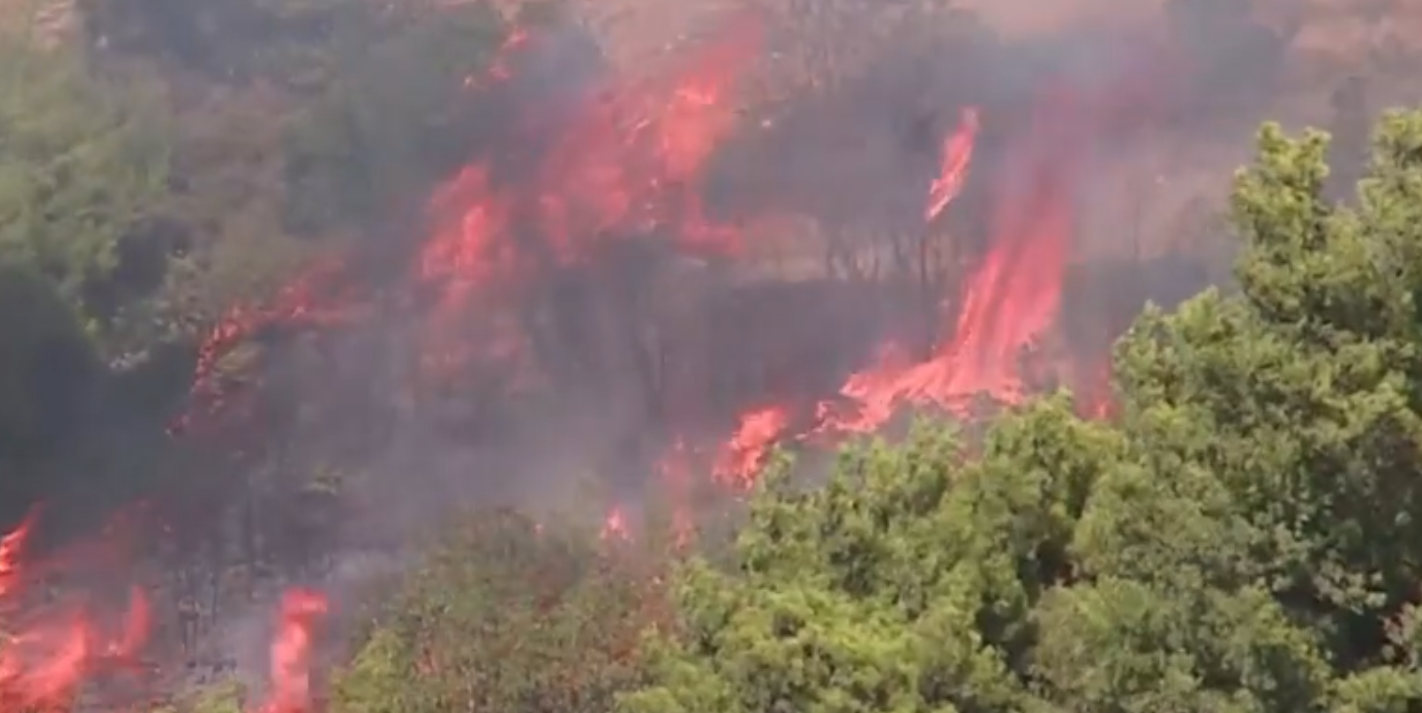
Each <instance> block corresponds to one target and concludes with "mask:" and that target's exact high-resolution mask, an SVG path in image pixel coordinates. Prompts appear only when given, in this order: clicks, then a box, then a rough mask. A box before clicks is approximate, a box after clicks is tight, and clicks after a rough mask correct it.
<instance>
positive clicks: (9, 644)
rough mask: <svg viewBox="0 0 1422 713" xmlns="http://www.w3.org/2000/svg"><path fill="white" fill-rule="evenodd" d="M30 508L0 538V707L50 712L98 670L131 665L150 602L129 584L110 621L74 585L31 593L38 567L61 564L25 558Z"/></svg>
mask: <svg viewBox="0 0 1422 713" xmlns="http://www.w3.org/2000/svg"><path fill="white" fill-rule="evenodd" d="M35 522H36V518H35V515H34V513H31V515H30V516H29V517H27V518H26V520H25V521H24V522H22V523H21V524H20V525H19V527H17V528H16V529H14V530H12V531H11V532H10V533H8V534H6V535H5V536H4V537H3V538H0V709H3V710H19V711H25V710H53V709H61V708H64V707H66V706H68V705H69V704H70V703H71V702H72V700H73V698H74V696H75V695H76V693H77V692H78V690H79V688H80V687H81V685H82V684H83V683H84V682H85V681H86V679H87V678H88V677H89V676H90V675H92V674H94V673H97V672H101V671H109V670H119V669H134V668H135V666H136V664H137V661H136V658H135V657H136V656H137V655H138V654H139V653H140V650H141V649H142V648H143V646H144V645H145V644H146V643H147V639H148V630H149V618H150V615H149V605H148V600H147V598H146V597H145V596H144V594H143V592H142V590H140V589H139V588H138V587H136V586H134V587H131V588H130V591H129V594H128V597H127V601H126V602H125V604H124V609H123V611H122V612H121V613H120V614H119V616H118V624H117V626H109V625H107V624H106V620H107V619H108V617H107V616H106V615H105V614H106V612H105V610H104V609H102V608H100V607H98V606H96V605H95V604H94V602H92V601H90V599H89V597H87V596H85V594H84V592H83V591H82V590H81V589H80V588H78V587H77V586H71V587H68V588H61V589H59V590H58V591H56V592H35V595H34V596H27V594H28V590H29V589H31V587H30V586H29V585H32V584H37V581H36V578H37V577H38V576H39V575H40V574H41V573H43V572H46V571H49V572H54V571H56V570H57V569H59V567H60V566H61V565H62V564H64V562H63V558H59V559H56V560H55V561H48V562H42V561H32V560H31V559H30V558H28V557H27V546H28V541H29V538H30V535H31V533H32V531H33V530H32V528H33V527H34V525H35Z"/></svg>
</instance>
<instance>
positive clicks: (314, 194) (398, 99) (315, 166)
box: [284, 2, 508, 231]
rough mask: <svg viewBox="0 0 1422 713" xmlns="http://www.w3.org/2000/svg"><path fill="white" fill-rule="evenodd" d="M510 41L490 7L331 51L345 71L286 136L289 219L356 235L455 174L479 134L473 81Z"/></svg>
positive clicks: (416, 23)
mask: <svg viewBox="0 0 1422 713" xmlns="http://www.w3.org/2000/svg"><path fill="white" fill-rule="evenodd" d="M507 31H508V28H506V27H505V26H504V23H503V21H502V19H501V18H500V17H499V15H498V14H497V13H496V12H495V11H494V9H493V8H492V7H491V6H490V5H489V4H487V3H483V2H474V3H463V4H460V5H457V6H454V7H452V8H450V9H449V10H448V11H446V12H442V13H440V14H438V15H425V16H418V17H414V18H411V19H410V21H409V22H408V23H406V24H404V25H403V26H401V27H399V28H398V29H395V30H391V31H389V32H386V33H383V34H382V35H380V36H376V37H367V38H364V41H363V42H359V41H357V42H356V43H355V44H353V45H352V46H350V47H348V48H344V49H341V48H337V49H338V51H342V52H345V53H348V54H349V55H350V59H349V60H348V61H347V62H345V63H343V64H345V65H346V66H349V67H350V71H349V72H347V73H345V74H343V75H342V76H341V77H339V78H338V80H337V81H335V82H333V83H332V84H331V86H330V88H329V89H328V90H327V91H326V92H325V93H324V94H322V95H321V96H320V97H319V98H318V99H317V100H316V101H314V102H313V103H311V104H310V105H309V106H308V107H306V108H305V109H304V110H303V111H302V113H301V115H300V116H299V117H298V118H297V119H296V121H295V122H294V123H293V124H292V126H291V128H290V130H289V131H288V132H287V133H286V136H285V149H284V151H285V156H286V162H285V180H286V181H287V182H288V183H289V186H290V191H291V193H290V195H289V197H288V200H287V207H286V211H287V212H286V217H287V219H288V220H289V221H291V223H292V224H293V225H294V226H295V227H297V228H298V229H301V230H307V231H311V230H318V231H319V230H320V229H333V228H348V227H350V226H351V225H359V224H361V223H365V222H369V221H370V220H372V219H374V218H376V217H378V216H379V215H382V214H383V213H384V212H387V211H389V210H391V209H392V208H396V207H401V206H402V205H403V204H404V203H405V202H406V201H409V200H411V199H413V198H415V197H417V196H423V195H424V194H425V193H426V192H427V191H428V189H429V188H430V187H431V186H432V184H433V182H434V181H435V180H436V179H437V178H439V177H442V176H445V175H447V174H448V173H450V172H451V171H452V170H454V169H455V168H457V164H455V163H451V162H452V161H456V162H457V161H462V160H463V159H464V157H466V156H467V155H468V154H469V152H470V150H471V149H472V148H473V146H474V145H475V143H474V141H475V139H476V138H477V136H478V131H479V129H480V120H479V116H478V113H477V109H478V107H479V106H480V103H479V102H478V101H477V99H476V97H477V94H478V93H477V92H475V91H472V90H471V89H470V86H471V79H476V78H479V77H481V76H482V73H483V72H484V67H485V66H486V64H487V63H488V61H489V58H490V57H491V55H492V53H493V51H494V50H495V49H496V48H497V47H498V45H499V43H500V41H501V40H502V38H503V37H504V35H505V34H506V32H507ZM351 39H352V40H356V39H357V38H351Z"/></svg>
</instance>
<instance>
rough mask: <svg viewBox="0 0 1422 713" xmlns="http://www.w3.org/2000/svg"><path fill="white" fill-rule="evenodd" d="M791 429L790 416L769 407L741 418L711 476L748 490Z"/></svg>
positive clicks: (782, 408)
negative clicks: (770, 452) (779, 442)
mask: <svg viewBox="0 0 1422 713" xmlns="http://www.w3.org/2000/svg"><path fill="white" fill-rule="evenodd" d="M789 427H790V413H789V411H788V410H787V409H785V408H784V407H781V406H768V407H766V408H761V409H756V410H754V411H750V412H747V413H745V414H743V415H742V416H741V423H740V426H739V427H738V428H737V429H736V432H735V435H733V436H731V440H730V441H729V442H727V443H726V445H725V446H724V447H723V448H722V451H721V454H720V458H719V461H718V462H717V463H716V466H715V469H714V470H713V471H712V474H713V475H714V477H715V478H716V480H717V481H719V482H721V483H722V484H724V485H726V486H728V487H730V488H732V489H734V490H738V491H745V490H749V489H750V487H751V486H752V485H754V483H755V475H756V473H758V472H759V471H760V469H761V467H762V466H764V465H765V459H766V455H767V452H768V451H769V450H770V448H772V447H773V446H775V444H776V443H777V442H778V441H779V440H780V439H781V437H782V436H784V435H785V433H786V431H787V430H788V429H789Z"/></svg>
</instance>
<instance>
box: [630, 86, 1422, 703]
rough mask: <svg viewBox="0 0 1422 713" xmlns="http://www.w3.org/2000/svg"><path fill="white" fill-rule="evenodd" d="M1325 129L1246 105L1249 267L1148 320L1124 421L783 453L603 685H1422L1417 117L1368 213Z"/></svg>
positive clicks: (741, 695) (1148, 693) (1039, 695)
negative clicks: (832, 464)
mask: <svg viewBox="0 0 1422 713" xmlns="http://www.w3.org/2000/svg"><path fill="white" fill-rule="evenodd" d="M1326 148H1327V140H1326V138H1325V137H1324V136H1322V135H1320V134H1308V135H1306V136H1305V137H1304V138H1302V139H1301V140H1298V141H1291V140H1288V139H1286V138H1285V137H1284V136H1283V135H1282V134H1281V133H1280V131H1279V129H1278V128H1277V127H1276V126H1272V125H1270V126H1266V127H1265V128H1264V129H1263V130H1262V132H1261V134H1260V139H1259V149H1260V151H1259V157H1258V160H1257V162H1256V163H1255V165H1254V166H1252V167H1250V168H1248V169H1246V170H1244V171H1242V172H1241V173H1240V175H1239V177H1238V179H1237V182H1236V190H1235V195H1234V202H1233V222H1234V226H1235V228H1236V229H1237V231H1238V233H1239V234H1240V235H1241V237H1242V238H1243V239H1244V242H1245V245H1244V251H1243V254H1242V257H1241V259H1240V260H1239V263H1238V266H1237V278H1238V281H1239V284H1240V288H1241V291H1240V293H1239V294H1237V295H1232V296H1225V295H1223V294H1221V293H1219V292H1215V291H1211V292H1207V293H1205V294H1202V295H1200V296H1199V297H1197V298H1195V299H1193V300H1191V301H1189V302H1187V303H1186V304H1185V305H1184V306H1183V307H1182V308H1181V309H1180V310H1179V311H1178V312H1176V313H1174V314H1168V315H1167V314H1163V313H1161V312H1159V311H1158V310H1156V311H1152V312H1150V313H1148V314H1146V315H1145V316H1143V317H1142V318H1141V319H1140V320H1139V322H1138V323H1137V325H1136V326H1135V328H1134V329H1133V331H1132V333H1131V334H1130V335H1128V337H1127V338H1125V339H1124V340H1123V341H1122V343H1121V344H1120V345H1119V347H1118V356H1117V371H1118V377H1119V386H1120V390H1121V398H1122V401H1123V403H1122V406H1123V410H1124V413H1123V416H1122V418H1121V419H1120V422H1119V424H1118V425H1114V426H1113V425H1103V424H1089V423H1084V422H1081V421H1079V420H1077V418H1076V417H1075V416H1073V415H1072V414H1071V412H1070V410H1069V409H1068V404H1067V403H1065V402H1064V401H1062V400H1059V399H1054V400H1047V401H1044V402H1040V403H1037V404H1034V405H1031V406H1029V407H1027V408H1025V409H1023V410H1022V411H1021V412H1020V413H1016V414H1012V415H1008V416H1006V417H1005V418H1004V419H1002V420H1000V421H999V422H998V423H996V424H994V425H993V427H992V428H991V430H990V432H989V434H988V435H987V437H986V439H985V440H984V442H983V443H982V444H981V445H980V446H976V447H974V448H972V449H971V450H972V451H973V452H971V453H969V452H965V451H964V448H963V447H960V446H958V445H957V444H956V443H955V441H954V440H953V439H952V438H951V437H950V436H949V435H947V434H945V433H942V432H938V431H934V430H931V429H929V430H920V431H919V432H918V433H917V435H916V436H914V437H913V438H911V439H910V440H909V441H908V443H906V444H905V445H903V446H901V447H889V446H886V445H884V444H882V443H880V444H874V445H870V446H867V447H863V448H859V449H856V450H853V451H850V452H849V453H847V454H846V455H845V457H844V458H843V460H842V461H841V463H840V464H839V467H838V469H837V470H836V472H835V474H834V475H833V477H832V478H831V480H830V482H829V484H828V485H827V486H825V487H823V488H818V489H813V490H808V491H806V490H797V489H793V488H790V487H788V484H787V480H786V476H785V474H784V473H774V474H772V475H771V477H770V478H769V479H768V481H767V486H766V488H765V489H764V491H763V492H761V493H760V494H759V495H758V497H757V499H756V501H755V503H754V505H753V506H752V510H751V515H750V520H749V522H748V524H747V526H746V528H745V530H744V531H743V532H742V533H741V535H740V537H739V539H738V541H737V543H736V546H735V549H734V557H733V562H732V565H731V566H729V567H719V568H717V567H712V566H710V565H708V564H706V563H700V564H692V565H691V566H689V567H688V568H687V569H686V571H685V572H684V573H683V575H682V576H681V577H680V580H679V586H678V588H677V590H676V594H677V597H676V604H677V606H678V609H677V612H678V614H679V626H678V627H675V628H673V629H670V630H664V631H663V635H662V636H661V638H660V644H659V645H658V648H657V652H658V653H657V656H656V657H654V659H653V661H652V664H653V666H652V673H651V676H652V681H653V683H652V685H649V686H647V687H645V688H643V689H642V690H639V691H637V692H636V693H633V694H630V695H627V696H625V697H623V698H622V699H621V701H620V707H619V710H621V711H623V712H624V713H681V712H686V713H690V712H691V711H698V710H707V709H710V710H718V711H728V712H730V713H735V712H737V711H745V712H746V713H751V712H753V711H755V712H758V711H766V710H784V711H824V712H827V713H828V712H835V713H838V712H840V711H893V712H895V713H899V712H908V711H949V710H968V711H988V710H1028V711H1058V710H1061V711H1141V712H1145V711H1204V710H1208V711H1261V712H1262V711H1278V712H1280V713H1283V712H1285V711H1302V710H1345V711H1403V710H1413V709H1415V708H1416V707H1417V706H1418V705H1422V670H1419V668H1418V663H1419V660H1418V649H1417V644H1418V641H1419V639H1418V637H1417V633H1416V632H1417V630H1418V628H1417V609H1416V606H1417V603H1418V598H1419V595H1418V591H1419V590H1418V586H1419V584H1422V577H1419V575H1422V572H1419V571H1418V567H1419V563H1422V546H1419V544H1418V543H1422V531H1419V530H1418V528H1419V523H1418V522H1417V516H1416V514H1417V513H1418V512H1419V505H1422V502H1419V496H1420V495H1422V493H1419V486H1418V484H1417V483H1418V481H1417V478H1416V473H1417V472H1419V465H1422V462H1419V460H1422V450H1419V448H1422V420H1420V419H1419V406H1422V403H1420V402H1419V399H1422V380H1419V376H1422V369H1419V366H1422V364H1420V363H1419V350H1418V348H1419V345H1422V341H1419V339H1418V336H1419V334H1418V325H1419V324H1422V321H1419V313H1418V311H1417V310H1418V302H1417V295H1419V294H1422V292H1419V287H1422V227H1419V226H1422V214H1419V211H1422V208H1419V206H1422V194H1419V192H1422V114H1402V113H1399V114H1393V115H1390V116H1388V117H1387V118H1386V119H1385V120H1384V121H1383V122H1382V124H1381V125H1380V128H1379V132H1378V135H1377V138H1376V140H1375V150H1374V159H1373V163H1372V166H1371V169H1370V171H1369V174H1368V176H1367V177H1366V178H1365V179H1364V180H1363V181H1362V182H1361V184H1360V186H1359V199H1360V200H1359V206H1358V207H1357V208H1356V209H1353V208H1343V207H1339V206H1337V205H1334V204H1331V203H1329V202H1327V201H1325V200H1324V199H1323V198H1322V197H1321V191H1322V188H1323V183H1324V179H1325V177H1326V176H1327V168H1326V166H1325V164H1324V161H1323V156H1324V154H1325V151H1326Z"/></svg>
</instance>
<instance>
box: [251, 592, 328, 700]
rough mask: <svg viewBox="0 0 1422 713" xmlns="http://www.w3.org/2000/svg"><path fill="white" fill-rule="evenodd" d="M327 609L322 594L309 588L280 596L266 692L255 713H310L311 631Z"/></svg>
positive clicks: (312, 633)
mask: <svg viewBox="0 0 1422 713" xmlns="http://www.w3.org/2000/svg"><path fill="white" fill-rule="evenodd" d="M328 608H329V604H328V602H327V600H326V597H325V595H323V594H321V593H320V592H315V591H312V590H309V589H293V590H290V591H288V592H287V593H286V594H285V595H284V596H283V597H282V601H281V611H280V615H279V618H278V622H277V633H276V636H275V637H274V638H273V639H272V645H271V673H270V676H271V680H270V681H269V682H268V685H269V686H270V690H269V691H268V692H267V700H266V702H265V703H263V704H262V706H261V707H259V708H257V709H256V713H310V711H311V710H312V691H311V658H312V650H313V646H314V643H315V629H316V627H317V625H318V624H320V623H321V620H322V619H323V618H324V617H325V616H326V613H327V610H328Z"/></svg>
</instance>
